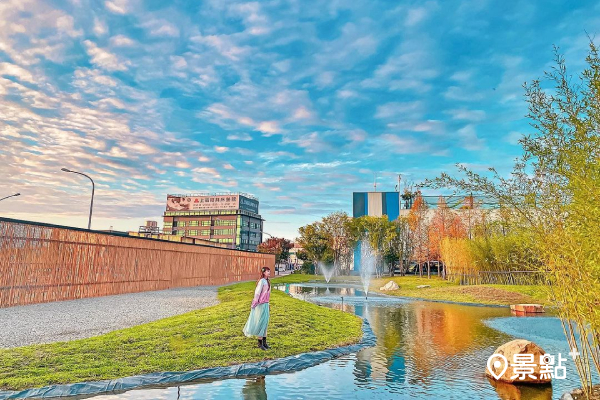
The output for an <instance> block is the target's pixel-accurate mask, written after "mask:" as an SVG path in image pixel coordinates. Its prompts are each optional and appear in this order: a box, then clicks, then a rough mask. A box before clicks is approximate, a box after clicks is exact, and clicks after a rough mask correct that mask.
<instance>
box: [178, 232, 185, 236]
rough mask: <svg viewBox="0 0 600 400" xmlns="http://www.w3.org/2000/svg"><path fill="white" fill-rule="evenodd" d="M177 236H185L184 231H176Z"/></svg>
mask: <svg viewBox="0 0 600 400" xmlns="http://www.w3.org/2000/svg"><path fill="white" fill-rule="evenodd" d="M176 235H177V236H185V231H177V233H176Z"/></svg>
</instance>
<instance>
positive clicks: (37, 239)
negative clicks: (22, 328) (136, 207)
mask: <svg viewBox="0 0 600 400" xmlns="http://www.w3.org/2000/svg"><path fill="white" fill-rule="evenodd" d="M274 265H275V258H274V256H273V255H270V254H260V253H250V252H244V251H238V250H230V249H223V248H217V247H209V246H199V245H189V244H183V243H174V242H165V241H159V240H152V239H143V238H134V237H128V236H119V235H113V234H106V233H100V232H95V231H87V230H81V229H73V228H67V227H58V226H51V225H42V224H36V223H32V222H25V221H16V220H10V219H6V218H0V307H10V306H15V305H24V304H33V303H42V302H49V301H58V300H71V299H78V298H85V297H97V296H107V295H112V294H120V293H131V292H143V291H149V290H162V289H168V288H173V287H181V286H199V285H221V284H226V283H229V282H235V281H243V280H251V279H254V278H256V276H257V274H258V271H260V268H261V267H263V266H268V267H271V268H273V267H274Z"/></svg>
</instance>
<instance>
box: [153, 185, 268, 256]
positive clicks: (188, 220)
mask: <svg viewBox="0 0 600 400" xmlns="http://www.w3.org/2000/svg"><path fill="white" fill-rule="evenodd" d="M258 206H259V202H258V199H257V198H255V197H254V196H251V195H249V194H245V193H213V194H183V195H180V194H176V195H171V194H169V195H167V207H166V211H165V214H164V226H163V233H164V234H166V235H176V236H184V237H190V238H198V239H203V240H209V241H211V242H215V243H220V244H226V245H227V246H228V247H229V248H232V249H239V250H250V251H256V247H257V246H258V245H259V244H260V243H261V242H262V235H263V219H262V217H261V216H260V214H259V213H258Z"/></svg>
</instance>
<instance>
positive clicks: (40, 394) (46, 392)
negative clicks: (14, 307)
mask: <svg viewBox="0 0 600 400" xmlns="http://www.w3.org/2000/svg"><path fill="white" fill-rule="evenodd" d="M362 331H363V336H362V338H361V340H360V341H359V342H358V343H356V344H352V345H348V346H341V347H334V348H331V349H326V350H320V351H314V352H309V353H301V354H298V355H295V356H288V357H283V358H277V359H274V360H265V361H258V362H253V363H244V364H237V365H231V366H228V367H214V368H204V369H198V370H194V371H187V372H154V373H151V374H143V375H134V376H129V377H124V378H117V379H109V380H102V381H90V382H79V383H69V384H60V385H49V386H44V387H41V388H33V389H24V390H20V391H0V400H5V399H30V398H45V399H47V398H58V397H71V396H92V395H99V394H110V393H111V392H113V393H119V392H124V391H128V390H132V389H139V388H143V387H149V386H165V385H174V384H177V383H191V382H194V381H198V380H219V379H232V378H248V377H251V376H260V375H271V374H281V373H288V372H296V371H300V370H303V369H306V368H309V367H313V366H315V365H318V364H321V363H324V362H326V361H329V360H332V359H334V358H338V357H341V356H345V355H348V354H351V353H356V352H357V351H359V350H362V349H363V348H367V347H373V346H375V344H376V342H377V338H376V336H375V334H374V333H373V330H372V329H371V326H370V325H369V322H368V321H367V320H366V319H365V318H363V323H362Z"/></svg>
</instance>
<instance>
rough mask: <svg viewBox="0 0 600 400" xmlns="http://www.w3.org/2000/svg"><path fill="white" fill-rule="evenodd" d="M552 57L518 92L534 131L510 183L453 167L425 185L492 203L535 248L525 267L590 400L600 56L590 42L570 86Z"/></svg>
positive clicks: (598, 339)
mask: <svg viewBox="0 0 600 400" xmlns="http://www.w3.org/2000/svg"><path fill="white" fill-rule="evenodd" d="M555 53H556V58H555V61H556V65H555V67H554V68H553V69H552V71H550V72H547V73H546V74H545V77H546V79H545V80H544V81H541V80H534V81H533V82H531V83H530V84H529V85H527V84H526V85H525V95H526V98H527V102H528V105H529V114H528V117H529V118H530V120H531V126H532V127H533V128H534V130H535V132H534V133H533V134H531V135H529V136H526V137H524V138H522V139H521V140H520V143H521V145H522V147H523V156H522V157H520V158H519V159H518V160H517V162H516V163H515V167H514V169H513V172H512V174H511V176H510V177H503V176H501V175H500V174H498V172H497V171H496V170H495V169H493V168H491V169H490V173H489V174H488V175H481V174H477V173H475V172H473V171H470V170H468V169H467V168H465V167H464V166H458V169H459V173H460V174H461V175H462V177H461V178H454V177H452V176H450V175H448V174H445V173H444V174H442V175H441V176H440V177H439V178H437V179H434V180H430V181H428V182H427V183H426V184H427V185H428V186H431V187H454V188H458V189H460V190H464V191H469V192H474V193H481V194H484V195H486V196H488V197H490V198H493V199H495V200H496V201H497V202H498V203H499V204H500V207H501V213H502V218H503V223H504V224H505V226H507V227H508V228H509V229H510V230H511V232H514V233H515V234H518V235H521V236H522V237H524V238H526V242H527V243H530V245H531V246H533V247H534V248H533V249H532V250H531V251H530V254H531V256H532V259H531V260H530V261H529V263H530V267H532V268H535V267H539V268H541V271H542V272H544V273H545V274H546V277H547V278H548V283H549V285H548V288H549V290H550V295H551V297H552V299H553V300H554V301H555V302H556V305H557V309H558V311H559V316H560V317H561V321H562V323H563V327H564V329H565V333H566V337H567V340H568V342H569V346H570V347H571V348H572V349H576V350H578V351H579V352H580V353H581V356H580V357H578V358H577V359H576V360H575V364H576V367H577V371H578V373H579V376H580V378H581V382H582V386H583V389H584V391H585V393H586V396H588V397H589V394H590V393H591V384H592V371H593V369H594V368H595V369H596V371H597V372H598V373H600V313H598V311H597V310H598V309H600V301H599V300H598V295H597V293H599V291H600V262H599V261H600V260H599V255H600V240H598V226H600V207H599V206H598V204H600V202H599V201H600V162H599V161H598V160H600V102H599V101H598V99H599V98H600V57H599V56H598V49H597V48H596V46H595V45H594V43H590V51H589V54H588V57H587V59H586V61H587V64H588V66H587V67H586V69H585V70H584V71H583V72H582V73H581V75H580V76H579V79H578V82H577V83H574V80H573V79H572V77H571V76H570V75H569V74H568V73H567V68H566V65H565V61H564V58H563V57H562V56H561V55H560V54H559V53H558V51H555ZM547 84H549V85H551V86H553V87H552V88H549V87H548V86H547ZM548 89H552V90H548Z"/></svg>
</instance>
